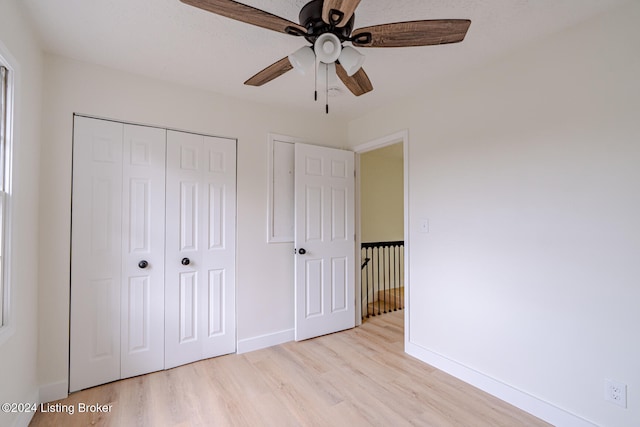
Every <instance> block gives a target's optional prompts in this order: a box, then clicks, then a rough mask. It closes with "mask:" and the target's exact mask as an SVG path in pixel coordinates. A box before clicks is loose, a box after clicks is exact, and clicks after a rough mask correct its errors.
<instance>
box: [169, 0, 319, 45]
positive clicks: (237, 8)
mask: <svg viewBox="0 0 640 427" xmlns="http://www.w3.org/2000/svg"><path fill="white" fill-rule="evenodd" d="M180 1H181V2H182V3H185V4H188V5H191V6H194V7H197V8H200V9H203V10H207V11H209V12H213V13H215V14H216V15H221V16H225V17H227V18H231V19H235V20H236V21H241V22H246V23H247V24H252V25H257V26H258V27H262V28H266V29H268V30H273V31H278V32H280V33H286V34H291V35H294V36H302V35H305V34H307V30H306V29H305V28H304V27H303V26H302V25H298V24H296V23H295V22H291V21H289V20H287V19H284V18H280V17H279V16H276V15H272V14H270V13H269V12H265V11H264V10H260V9H256V8H255V7H251V6H247V5H246V4H242V3H238V2H236V1H233V0H180Z"/></svg>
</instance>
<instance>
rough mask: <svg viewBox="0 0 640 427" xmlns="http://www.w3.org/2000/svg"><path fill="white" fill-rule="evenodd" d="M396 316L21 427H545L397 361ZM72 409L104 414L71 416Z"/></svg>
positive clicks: (138, 386)
mask: <svg viewBox="0 0 640 427" xmlns="http://www.w3.org/2000/svg"><path fill="white" fill-rule="evenodd" d="M403 316H404V311H398V312H393V313H389V314H386V315H382V316H376V317H375V318H371V319H367V321H366V322H365V323H364V324H363V325H362V326H361V327H359V328H355V329H352V330H349V331H345V332H340V333H337V334H332V335H327V336H324V337H320V338H316V339H312V340H308V341H304V342H300V343H295V342H291V343H286V344H283V345H278V346H275V347H271V348H267V349H263V350H259V351H254V352H252V353H245V354H242V355H235V354H233V355H228V356H222V357H218V358H214V359H209V360H204V361H201V362H196V363H192V364H190V365H186V366H181V367H178V368H174V369H170V370H168V371H162V372H156V373H152V374H148V375H143V376H139V377H136V378H130V379H127V380H122V381H117V382H114V383H110V384H105V385H102V386H99V387H94V388H91V389H87V390H83V391H80V392H77V393H73V394H72V395H71V396H69V397H68V398H67V399H64V400H60V401H58V402H53V403H52V405H53V404H56V403H58V404H60V405H67V408H70V407H73V408H74V413H73V415H70V414H69V413H68V411H67V412H62V413H52V412H48V413H43V412H38V413H36V414H35V416H34V418H33V420H32V422H31V424H30V425H31V426H33V427H39V426H55V427H58V426H91V425H95V426H118V427H121V426H126V427H133V426H152V427H156V426H278V427H279V426H410V425H411V426H433V427H449V426H451V427H461V426H465V427H466V426H474V427H482V426H487V427H496V426H505V427H507V426H508V427H515V426H532V427H537V426H548V425H549V424H546V423H545V422H543V421H540V420H538V419H537V418H535V417H533V416H531V415H529V414H527V413H525V412H523V411H520V410H519V409H517V408H514V407H512V406H510V405H508V404H506V403H504V402H502V401H500V400H498V399H496V398H494V397H492V396H490V395H488V394H486V393H484V392H482V391H480V390H478V389H475V388H474V387H471V386H469V385H467V384H465V383H463V382H461V381H458V380H457V379H455V378H453V377H451V376H449V375H447V374H445V373H443V372H441V371H438V370H436V369H435V368H433V367H431V366H429V365H427V364H424V363H422V362H420V361H418V360H416V359H414V358H412V357H411V356H408V355H406V354H405V353H404V352H403ZM80 403H84V404H96V403H98V404H102V405H111V410H110V411H109V412H106V413H96V412H85V413H79V411H78V409H79V407H80ZM45 407H46V405H45ZM54 408H55V407H54ZM62 408H64V407H62Z"/></svg>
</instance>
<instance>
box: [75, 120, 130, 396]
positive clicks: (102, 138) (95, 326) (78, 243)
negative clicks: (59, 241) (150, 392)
mask: <svg viewBox="0 0 640 427" xmlns="http://www.w3.org/2000/svg"><path fill="white" fill-rule="evenodd" d="M122 135H123V125H122V124H121V123H115V122H110V121H104V120H95V119H89V118H85V117H75V119H74V142H73V144H74V149H73V201H72V219H71V221H72V232H71V253H72V260H71V326H70V349H69V358H70V372H69V389H70V391H76V390H81V389H83V388H87V387H92V386H94V385H96V384H102V383H106V382H110V381H114V380H116V379H119V378H120V281H121V261H122V259H121V246H122V244H121V242H122V203H121V195H122Z"/></svg>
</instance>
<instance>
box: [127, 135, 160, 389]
mask: <svg viewBox="0 0 640 427" xmlns="http://www.w3.org/2000/svg"><path fill="white" fill-rule="evenodd" d="M165 147H166V130H165V129H159V128H152V127H147V126H135V125H125V127H124V151H123V182H122V184H123V185H122V207H123V209H122V229H123V230H122V231H123V239H122V280H121V356H122V357H121V377H122V378H128V377H133V376H136V375H140V374H144V373H148V372H153V371H158V370H161V369H163V368H164V231H165V218H164V215H165V150H166V148H165Z"/></svg>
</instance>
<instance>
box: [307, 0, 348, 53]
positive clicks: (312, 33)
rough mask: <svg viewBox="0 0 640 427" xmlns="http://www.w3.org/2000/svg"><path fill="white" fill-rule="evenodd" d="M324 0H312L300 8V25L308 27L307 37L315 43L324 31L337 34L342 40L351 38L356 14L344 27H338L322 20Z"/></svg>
mask: <svg viewBox="0 0 640 427" xmlns="http://www.w3.org/2000/svg"><path fill="white" fill-rule="evenodd" d="M323 3H324V1H323V0H311V1H310V2H309V3H307V4H306V5H304V7H303V8H302V9H301V10H300V16H299V19H300V25H302V26H303V27H305V28H306V29H307V35H305V39H307V40H308V41H309V42H310V43H311V44H315V42H316V39H317V38H318V37H319V36H320V35H322V34H324V33H332V34H335V35H336V36H337V37H338V39H339V40H340V41H341V42H344V41H347V40H349V36H350V35H351V31H352V30H353V23H354V21H355V14H353V15H352V16H351V18H350V19H349V21H348V22H347V23H346V24H345V25H344V26H343V27H336V26H334V25H331V24H327V23H326V22H324V21H323V20H322V5H323Z"/></svg>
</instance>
